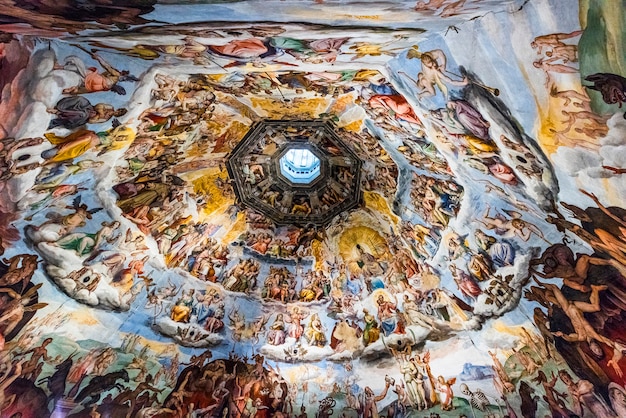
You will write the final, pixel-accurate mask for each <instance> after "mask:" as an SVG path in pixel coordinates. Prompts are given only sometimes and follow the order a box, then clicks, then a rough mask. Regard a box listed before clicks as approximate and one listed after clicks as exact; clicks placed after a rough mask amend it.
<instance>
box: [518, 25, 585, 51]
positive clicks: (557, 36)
mask: <svg viewBox="0 0 626 418" xmlns="http://www.w3.org/2000/svg"><path fill="white" fill-rule="evenodd" d="M582 33H583V31H582V30H577V31H574V32H571V33H551V34H549V35H541V36H537V37H536V38H535V40H534V41H532V42H531V43H530V46H531V47H532V48H533V49H535V48H538V50H537V54H541V52H542V51H543V48H555V47H558V46H561V45H564V44H563V42H561V41H564V40H565V39H570V38H575V37H576V36H579V35H581V34H582Z"/></svg>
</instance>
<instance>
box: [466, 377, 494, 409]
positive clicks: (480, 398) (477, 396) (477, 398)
mask: <svg viewBox="0 0 626 418" xmlns="http://www.w3.org/2000/svg"><path fill="white" fill-rule="evenodd" d="M461 393H462V394H463V395H465V396H469V401H470V405H471V406H472V408H476V409H478V410H479V411H481V412H485V411H486V410H487V406H488V405H489V404H490V403H491V402H489V399H487V395H485V393H484V392H483V391H482V390H480V389H476V391H475V392H472V391H471V390H470V389H469V387H468V386H467V385H466V384H465V383H461Z"/></svg>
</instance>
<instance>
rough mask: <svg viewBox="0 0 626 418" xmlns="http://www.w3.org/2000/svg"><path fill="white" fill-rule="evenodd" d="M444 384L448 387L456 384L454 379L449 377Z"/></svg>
mask: <svg viewBox="0 0 626 418" xmlns="http://www.w3.org/2000/svg"><path fill="white" fill-rule="evenodd" d="M446 383H447V384H448V385H450V386H452V385H454V384H455V383H456V377H451V378H450V379H448V380H446Z"/></svg>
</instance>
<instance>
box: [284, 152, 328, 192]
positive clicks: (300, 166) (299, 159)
mask: <svg viewBox="0 0 626 418" xmlns="http://www.w3.org/2000/svg"><path fill="white" fill-rule="evenodd" d="M280 171H281V173H282V174H283V176H285V177H287V178H288V179H289V180H290V181H291V182H292V183H300V184H307V183H310V182H312V181H313V180H315V179H316V178H317V177H318V176H319V175H320V160H319V158H317V157H316V156H315V154H313V153H312V152H311V151H309V150H308V149H306V148H292V149H290V150H289V151H287V153H286V154H285V155H283V157H282V158H281V159H280Z"/></svg>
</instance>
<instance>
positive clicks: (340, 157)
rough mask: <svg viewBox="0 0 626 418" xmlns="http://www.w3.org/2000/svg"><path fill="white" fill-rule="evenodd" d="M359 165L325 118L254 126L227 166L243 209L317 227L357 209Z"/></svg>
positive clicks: (277, 219)
mask: <svg viewBox="0 0 626 418" xmlns="http://www.w3.org/2000/svg"><path fill="white" fill-rule="evenodd" d="M361 165H362V163H361V161H360V160H359V158H358V157H357V155H356V154H355V153H354V151H352V149H351V148H350V146H349V145H348V144H347V143H345V142H344V141H343V140H342V139H341V137H340V135H339V134H338V131H337V128H336V126H335V125H334V124H333V123H332V122H330V121H325V120H305V121H302V120H264V121H260V122H257V123H256V124H254V125H253V126H252V128H251V129H250V130H249V131H248V133H247V134H246V135H245V137H244V138H243V139H242V140H241V142H239V144H237V146H236V147H235V148H234V149H233V151H232V152H231V155H230V157H229V159H228V162H227V168H228V173H229V175H230V177H231V179H232V180H233V185H234V188H235V193H236V194H237V197H238V198H239V200H240V202H241V203H242V204H243V205H244V206H246V207H249V208H252V209H254V210H256V211H257V212H260V213H262V214H264V215H266V216H267V217H269V218H270V219H272V220H273V221H274V222H275V223H277V224H296V225H298V224H309V223H311V224H316V225H323V224H326V223H328V222H329V221H330V220H332V218H334V217H335V216H337V215H338V214H339V213H341V212H343V211H346V210H350V209H352V208H354V207H356V206H358V205H359V204H360V202H361V190H360V184H361Z"/></svg>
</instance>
